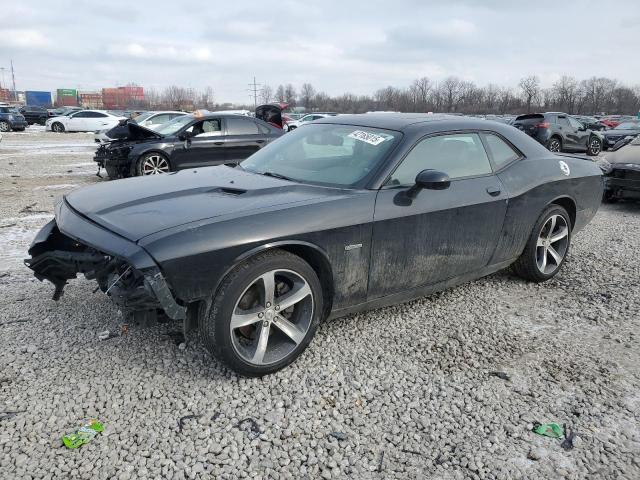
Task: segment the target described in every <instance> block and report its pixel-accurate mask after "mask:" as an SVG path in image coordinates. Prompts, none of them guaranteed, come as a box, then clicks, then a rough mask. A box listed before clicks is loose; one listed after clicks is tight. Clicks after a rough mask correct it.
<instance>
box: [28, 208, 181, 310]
mask: <svg viewBox="0 0 640 480" xmlns="http://www.w3.org/2000/svg"><path fill="white" fill-rule="evenodd" d="M29 255H31V258H28V259H26V260H25V264H26V265H27V266H28V267H29V268H31V269H32V270H33V271H34V274H35V276H36V278H38V279H39V280H41V281H42V280H49V281H50V282H51V283H53V285H54V286H55V291H54V295H53V299H54V300H58V299H59V298H60V297H61V296H62V293H63V290H64V287H65V285H66V284H67V282H68V281H69V280H71V279H74V278H76V276H77V274H78V273H81V274H83V275H84V276H85V277H86V278H87V279H90V280H96V281H97V283H98V288H99V289H100V290H102V291H103V292H105V293H106V294H107V295H108V296H109V297H110V298H111V299H112V300H113V301H114V303H116V304H117V305H119V306H120V308H121V309H122V310H123V313H128V312H135V311H151V310H158V309H161V310H164V312H165V314H166V315H167V316H168V317H170V318H173V319H175V320H184V319H185V318H186V307H185V306H183V305H180V303H178V302H177V301H176V299H175V298H174V296H173V294H172V292H171V289H170V287H169V285H168V283H167V281H166V280H165V278H164V276H163V275H162V272H161V271H160V269H159V268H158V265H157V264H156V263H155V261H154V260H153V258H151V256H150V255H149V254H148V253H147V252H146V251H145V250H144V249H143V248H141V247H140V246H138V245H137V244H136V243H134V242H132V241H130V240H127V239H126V238H123V237H121V236H119V235H117V234H115V233H113V232H110V231H108V230H105V229H104V228H102V227H100V226H98V225H96V224H95V223H93V222H91V221H89V220H87V219H86V218H84V217H83V216H82V215H80V214H79V213H77V212H76V211H75V210H74V209H73V208H72V207H71V206H70V205H69V204H68V203H67V202H66V200H63V201H62V202H61V203H59V204H58V206H57V207H56V218H55V220H52V221H51V222H49V223H48V224H47V225H45V226H44V227H43V228H42V229H41V230H40V232H38V234H37V235H36V238H35V239H34V241H33V243H32V244H31V246H30V248H29Z"/></svg>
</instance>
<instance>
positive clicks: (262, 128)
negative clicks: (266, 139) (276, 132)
mask: <svg viewBox="0 0 640 480" xmlns="http://www.w3.org/2000/svg"><path fill="white" fill-rule="evenodd" d="M256 125H257V126H258V130H260V133H262V134H264V135H266V134H268V133H270V130H269V128H268V127H267V126H265V125H262V124H260V123H258V122H256Z"/></svg>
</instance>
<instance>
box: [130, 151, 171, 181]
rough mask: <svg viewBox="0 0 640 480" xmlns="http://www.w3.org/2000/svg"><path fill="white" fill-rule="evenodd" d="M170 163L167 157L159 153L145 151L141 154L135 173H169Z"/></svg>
mask: <svg viewBox="0 0 640 480" xmlns="http://www.w3.org/2000/svg"><path fill="white" fill-rule="evenodd" d="M170 171H171V164H170V163H169V160H168V159H167V157H165V156H164V155H162V154H161V153H156V152H153V153H147V154H145V155H143V156H142V157H141V158H140V160H138V163H137V165H136V171H135V174H136V175H139V176H146V175H160V174H161V173H169V172H170Z"/></svg>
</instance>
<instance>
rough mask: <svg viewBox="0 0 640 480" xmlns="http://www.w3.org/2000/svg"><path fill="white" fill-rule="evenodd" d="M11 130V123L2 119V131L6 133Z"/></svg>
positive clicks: (0, 125)
mask: <svg viewBox="0 0 640 480" xmlns="http://www.w3.org/2000/svg"><path fill="white" fill-rule="evenodd" d="M10 131H11V125H9V122H5V121H4V120H3V121H0V132H3V133H6V132H10Z"/></svg>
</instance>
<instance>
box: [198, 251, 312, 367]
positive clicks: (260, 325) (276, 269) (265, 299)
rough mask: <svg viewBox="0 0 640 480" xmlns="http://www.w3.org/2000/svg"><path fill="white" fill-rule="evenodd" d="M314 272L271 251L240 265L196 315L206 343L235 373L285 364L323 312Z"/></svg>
mask: <svg viewBox="0 0 640 480" xmlns="http://www.w3.org/2000/svg"><path fill="white" fill-rule="evenodd" d="M322 302H323V299H322V288H321V286H320V281H319V280H318V276H317V275H316V273H315V271H314V270H313V269H312V268H311V267H310V266H309V264H308V263H306V262H305V261H304V260H302V259H301V258H300V257H297V256H295V255H293V254H291V253H288V252H284V251H281V250H273V251H269V252H266V253H263V254H259V255H257V256H255V257H253V258H251V259H249V260H247V261H246V262H244V263H242V264H241V265H239V266H238V267H237V268H236V269H235V270H233V271H232V272H231V273H230V274H229V275H228V276H227V277H226V278H225V280H224V281H223V283H222V285H221V286H220V288H219V289H218V291H217V292H216V293H215V294H214V297H213V299H212V303H211V307H210V309H209V311H208V312H202V313H201V314H200V316H199V330H200V335H201V337H202V340H203V343H204V344H205V346H206V348H207V349H208V350H209V352H211V353H212V354H213V355H214V356H215V357H216V358H218V359H219V360H220V361H222V362H223V363H224V364H226V365H227V366H228V367H229V368H231V369H232V370H234V371H235V372H237V373H239V374H241V375H246V376H262V375H265V374H268V373H272V372H275V371H277V370H280V369H281V368H284V367H285V366H287V365H289V364H290V363H291V362H293V361H294V360H295V359H296V358H297V357H298V356H299V355H300V354H301V353H302V352H303V351H304V350H305V349H306V348H307V346H308V345H309V343H310V342H311V339H312V338H313V336H314V334H315V332H316V330H317V328H318V325H319V324H320V319H321V314H322V311H323V309H322V307H323V305H322Z"/></svg>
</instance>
